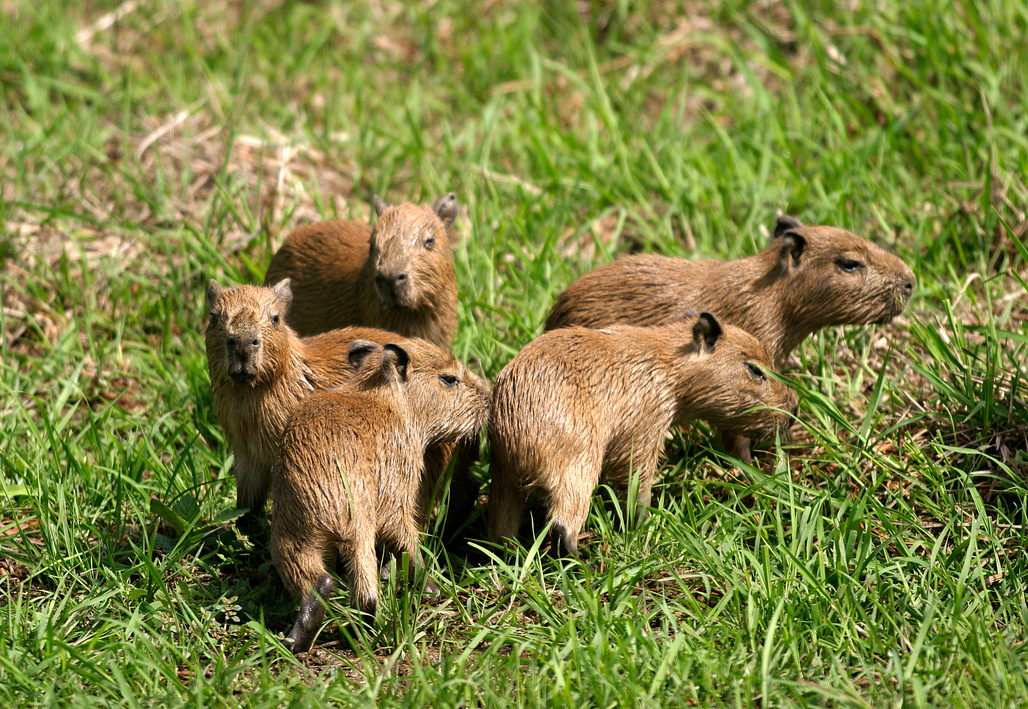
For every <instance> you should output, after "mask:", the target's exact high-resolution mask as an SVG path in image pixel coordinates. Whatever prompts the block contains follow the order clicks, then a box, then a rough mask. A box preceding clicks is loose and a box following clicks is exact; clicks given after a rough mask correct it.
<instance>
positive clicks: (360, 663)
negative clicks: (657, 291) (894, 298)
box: [0, 0, 1028, 709]
mask: <svg viewBox="0 0 1028 709" xmlns="http://www.w3.org/2000/svg"><path fill="white" fill-rule="evenodd" d="M635 5H636V4H633V3H627V2H620V1H615V0H583V1H582V2H576V3H570V2H567V3H562V2H553V1H544V2H539V3H524V2H516V1H513V0H488V1H487V2H480V3H474V2H461V1H458V0H436V1H431V0H429V1H425V2H421V1H419V2H414V3H401V2H399V1H398V0H377V1H376V2H370V3H344V2H329V1H327V0H326V1H324V2H295V3H282V4H280V3H275V2H269V1H267V0H264V1H261V2H239V1H237V2H229V3H215V2H206V3H204V2H189V1H187V0H171V1H168V2H156V1H153V0H129V1H128V2H120V3H119V2H109V1H107V0H102V1H96V0H90V1H89V2H84V3H76V2H56V1H51V0H38V1H37V2H25V1H24V0H0V87H2V90H3V97H4V101H3V103H2V105H0V111H2V112H0V255H2V258H3V272H2V280H0V296H2V311H0V357H2V364H0V410H2V413H3V415H2V418H0V469H2V475H0V700H2V701H3V702H4V703H5V705H7V706H37V705H38V706H104V705H117V706H135V705H147V706H151V705H158V704H159V705H162V706H165V705H167V706H179V705H184V706H203V707H218V706H226V707H235V706H238V705H240V704H245V705H247V706H280V705H284V704H287V703H288V704H291V705H298V706H321V705H365V704H369V703H371V702H376V703H378V704H380V705H385V706H392V705H406V706H416V707H422V706H449V705H462V706H496V705H511V706H522V705H524V706H539V705H545V706H551V707H575V708H576V709H577V708H579V707H583V706H605V707H606V706H615V705H617V706H644V705H645V706H651V705H652V706H656V705H660V706H716V707H728V706H732V707H753V706H762V707H769V706H810V705H812V706H832V707H835V706H840V707H841V706H845V707H850V706H853V707H899V706H918V707H921V706H924V707H930V706H938V707H951V706H987V707H1022V706H1026V705H1028V672H1026V667H1028V588H1026V586H1028V555H1026V554H1025V553H1024V549H1025V546H1026V541H1028V532H1026V527H1025V525H1026V524H1028V515H1026V510H1028V491H1026V485H1028V452H1026V450H1028V404H1026V403H1025V402H1026V400H1028V392H1026V377H1028V374H1026V370H1025V363H1026V361H1028V355H1026V350H1028V326H1026V322H1028V296H1026V289H1028V283H1026V281H1028V250H1026V248H1025V247H1026V245H1028V235H1026V232H1028V215H1026V210H1028V187H1026V179H1028V178H1026V175H1028V100H1026V96H1028V43H1026V42H1025V37H1026V36H1028V4H1026V2H1025V1H1024V0H984V1H983V2H970V1H969V0H955V1H953V2H944V1H943V0H910V1H908V2H898V1H896V0H884V1H883V2H877V3H872V2H865V1H864V0H853V2H845V3H819V2H810V1H804V0H798V1H788V2H779V1H778V0H768V1H766V2H755V3H751V2H743V1H742V0H725V1H724V2H720V3H700V2H692V0H685V1H684V2H680V3H673V2H663V1H660V0H658V1H657V2H653V3H649V4H647V5H646V8H647V9H645V10H641V9H639V8H637V7H635ZM712 5H713V6H712ZM448 190H455V191H456V192H457V193H458V195H459V197H460V200H461V202H462V205H463V208H462V213H461V216H460V217H459V219H458V222H457V229H458V231H459V233H460V235H461V243H460V246H459V247H458V248H457V250H456V252H455V260H456V266H457V277H458V282H459V284H460V291H461V293H460V295H461V311H460V327H459V330H458V334H457V339H456V344H455V349H456V352H457V354H458V356H459V357H461V358H462V359H464V360H465V361H467V362H469V363H471V364H472V366H473V367H475V368H477V369H480V371H482V372H483V373H484V374H485V375H487V376H489V377H494V376H495V375H496V374H497V372H499V370H500V369H501V368H502V367H503V365H504V364H506V362H507V361H509V359H510V358H511V357H512V356H513V355H514V354H515V353H516V352H517V351H518V350H519V349H520V348H521V347H522V346H523V345H524V344H526V343H527V342H528V341H530V340H531V339H532V338H533V337H535V336H536V335H537V334H538V333H539V332H540V330H541V325H542V322H543V320H544V318H545V316H546V313H547V311H548V309H549V307H550V305H551V304H552V301H553V298H554V296H555V295H556V294H557V293H558V292H559V291H560V290H561V289H562V288H563V287H564V285H566V284H567V283H568V282H569V281H570V280H571V279H572V278H574V277H575V276H576V275H577V274H578V273H581V272H583V271H584V270H586V269H588V268H590V267H592V266H594V265H596V264H599V263H603V262H605V261H608V260H610V259H611V258H613V257H614V256H615V255H616V254H618V253H622V252H625V251H629V250H651V251H658V252H662V253H668V254H674V255H680V256H686V257H691V258H700V257H718V258H734V257H739V256H742V255H747V254H751V253H755V252H756V251H757V250H760V249H761V248H762V244H763V243H764V241H765V238H766V234H767V230H768V229H769V228H770V227H771V226H772V225H773V223H774V218H775V216H776V214H777V213H779V212H780V211H784V212H787V213H790V214H794V215H796V216H798V217H799V218H800V219H802V220H803V221H804V222H807V223H822V224H832V225H837V226H842V227H845V228H848V229H851V230H853V231H855V232H857V233H860V234H861V235H864V236H866V237H867V238H869V239H872V240H874V241H875V242H877V243H879V244H880V245H882V246H884V247H886V248H888V249H891V250H893V251H895V252H896V253H898V254H900V255H901V256H902V257H903V258H905V259H907V261H908V262H909V263H910V264H911V265H912V267H913V268H914V270H915V272H916V274H917V277H918V285H917V288H916V291H915V295H914V299H913V301H912V303H911V306H910V308H909V310H908V311H907V312H906V313H904V315H903V316H902V317H900V318H899V319H898V320H896V321H895V322H894V323H892V324H890V325H888V326H883V327H864V328H858V327H850V328H834V329H830V330H826V331H824V332H822V333H821V334H819V335H817V336H815V337H813V338H812V339H811V340H809V341H808V342H807V343H806V344H805V345H803V346H802V347H801V348H800V349H799V350H798V351H797V352H796V355H795V356H794V359H793V361H792V362H791V363H790V365H789V366H788V368H787V374H788V375H789V376H790V378H791V380H792V382H793V383H794V386H795V387H796V390H797V392H798V393H799V396H800V402H801V403H800V410H799V413H798V416H797V422H796V424H795V425H794V427H793V431H792V433H793V442H792V443H791V444H789V445H786V446H782V447H777V446H772V447H771V448H770V449H768V450H765V451H764V452H762V453H761V454H759V455H758V457H757V460H756V462H755V465H754V466H752V467H750V466H741V467H740V466H739V465H738V463H737V461H734V460H732V459H729V458H728V457H726V456H725V454H724V453H723V452H721V449H720V447H719V445H718V444H717V442H716V440H715V437H713V436H711V434H710V431H709V430H707V429H706V428H705V427H703V426H697V427H696V428H695V429H691V430H686V431H683V432H679V433H677V434H676V435H675V439H674V441H673V442H672V443H671V445H669V450H668V460H667V465H666V466H665V468H664V470H663V471H662V474H661V477H660V480H659V483H658V485H657V487H656V489H655V495H654V503H655V504H654V506H655V511H654V514H653V515H651V517H650V518H649V519H648V520H647V521H646V522H645V523H644V524H643V525H642V526H641V527H638V528H628V529H626V528H625V525H623V524H621V523H620V522H619V519H620V518H621V517H623V516H624V514H623V509H622V507H621V506H619V505H618V504H616V503H613V502H611V501H609V500H608V501H606V502H605V501H604V498H603V497H602V496H598V497H597V498H596V501H595V504H594V505H593V510H592V513H591V515H590V519H589V523H588V525H587V530H588V531H589V532H590V537H589V538H588V539H587V540H585V541H584V543H583V545H582V552H583V553H582V556H581V559H580V560H579V561H568V562H565V563H563V564H561V563H558V562H555V561H553V560H551V559H549V558H546V557H542V558H540V555H539V553H538V552H539V549H538V548H536V547H530V548H528V549H524V550H519V551H518V552H517V553H516V554H514V555H512V556H511V557H509V558H505V559H502V560H496V562H495V563H489V559H488V558H487V557H486V556H484V554H482V553H479V554H476V555H473V556H471V557H470V558H469V559H468V561H467V562H466V563H465V560H464V559H463V558H462V557H461V556H459V555H458V556H454V555H450V556H447V555H446V554H445V553H442V550H441V545H440V544H439V542H438V541H436V540H434V539H433V538H431V537H429V538H426V540H425V543H426V545H427V546H428V548H429V550H430V551H431V552H432V553H433V556H434V557H435V559H436V562H435V567H434V574H435V576H436V578H438V579H440V581H441V585H442V586H443V594H442V598H441V599H439V600H437V601H430V600H427V599H424V600H423V599H420V598H411V597H409V596H405V595H403V594H398V593H397V592H396V589H395V588H392V587H391V588H389V589H387V590H385V591H384V597H385V599H386V600H385V603H384V606H385V607H384V608H383V609H382V610H381V612H380V616H379V628H378V631H377V632H376V634H375V635H374V636H372V637H369V638H364V639H363V640H361V641H360V643H359V646H360V649H359V650H356V651H354V650H351V649H350V648H349V645H348V644H347V642H346V638H345V636H344V634H343V633H342V632H341V631H340V630H338V629H337V626H336V625H334V624H333V625H330V626H328V627H327V628H326V629H325V630H324V631H323V632H322V634H321V636H320V637H319V641H318V649H317V650H316V651H315V652H313V653H311V654H310V655H309V656H307V657H305V658H302V659H301V660H300V661H296V660H294V659H293V658H292V656H291V655H290V654H289V653H288V652H287V651H286V650H284V649H283V648H282V646H281V645H280V644H279V639H280V638H281V637H282V635H283V633H284V632H285V631H286V630H288V628H289V626H290V624H291V623H292V620H293V618H294V613H295V608H296V606H295V603H294V601H293V600H292V599H291V598H289V597H288V595H287V594H286V593H285V592H284V591H283V590H282V588H281V586H280V584H279V583H278V581H277V579H276V577H275V573H274V569H272V568H271V566H270V563H269V561H268V559H267V555H266V553H264V552H263V551H262V550H261V549H253V548H251V547H249V546H248V545H247V543H246V540H244V539H242V538H240V537H238V536H237V535H236V533H235V531H234V528H233V527H232V526H231V525H227V526H226V525H224V524H223V523H224V521H225V520H226V519H228V518H230V517H231V516H232V509H233V507H234V505H233V502H234V481H233V479H232V477H231V475H230V468H231V462H232V460H231V455H230V452H229V451H228V450H227V449H226V447H225V444H224V439H223V437H222V434H221V431H220V429H219V427H218V425H217V423H216V421H215V420H214V417H213V412H212V409H211V400H210V394H209V392H208V377H207V367H206V359H205V356H204V352H203V349H202V340H201V336H200V327H201V322H202V319H203V316H204V298H203V294H204V292H205V289H206V282H207V279H208V278H211V277H216V278H218V279H219V280H220V281H221V282H222V283H223V284H234V283H240V282H259V281H260V280H261V279H262V278H263V274H264V268H265V265H266V264H267V261H268V259H269V257H270V254H271V253H272V252H273V250H274V249H275V248H276V247H277V245H278V244H279V243H281V240H282V238H284V236H285V234H286V233H288V231H289V230H290V229H292V228H293V227H294V226H296V225H299V224H302V223H306V222H309V221H312V220H318V219H322V218H328V217H334V216H341V217H350V218H359V219H369V218H370V217H369V215H370V209H369V206H368V205H369V202H370V199H371V196H372V195H373V194H375V193H378V194H381V195H383V196H384V197H385V198H386V199H387V200H388V201H391V202H392V201H399V200H403V199H411V200H415V201H430V200H432V199H434V198H435V197H437V196H438V195H440V194H442V193H444V192H446V191H448ZM484 460H487V458H485V459H484ZM476 474H477V475H479V477H480V478H481V479H482V481H483V482H485V481H487V480H488V466H487V465H485V464H484V463H483V464H482V465H480V466H479V467H477V468H476ZM483 489H486V488H483ZM481 523H482V520H481V519H480V518H475V519H473V520H472V529H473V530H474V529H476V528H477V529H479V530H480V529H481ZM212 528H213V529H214V530H215V531H217V530H219V529H223V530H224V531H223V532H222V533H220V534H211V533H210V532H211V530H212ZM394 577H395V575H394ZM333 609H334V610H335V612H336V614H337V617H339V618H341V619H344V620H345V618H346V617H347V613H348V611H347V605H346V595H345V593H343V594H340V595H339V596H338V597H337V599H336V602H335V603H334V604H333Z"/></svg>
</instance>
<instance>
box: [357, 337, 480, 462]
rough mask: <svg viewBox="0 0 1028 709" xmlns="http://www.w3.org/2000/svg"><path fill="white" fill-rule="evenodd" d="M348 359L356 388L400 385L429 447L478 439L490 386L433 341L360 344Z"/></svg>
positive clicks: (398, 387) (401, 391)
mask: <svg viewBox="0 0 1028 709" xmlns="http://www.w3.org/2000/svg"><path fill="white" fill-rule="evenodd" d="M348 358H349V362H350V365H351V366H353V367H354V368H355V369H356V370H357V373H356V374H355V375H354V378H353V380H351V386H353V387H355V388H358V389H372V388H375V387H381V386H394V387H396V388H397V389H398V391H399V393H400V395H401V396H402V397H403V398H404V399H405V400H406V402H407V405H408V406H409V407H410V411H411V416H412V417H413V419H414V421H415V424H414V425H415V426H417V427H418V428H419V430H422V431H424V433H425V434H426V442H427V444H429V445H431V444H432V443H436V442H440V441H444V440H453V439H456V438H462V437H466V436H471V435H474V434H476V433H477V432H478V431H479V429H481V428H482V426H484V425H485V423H486V420H487V419H488V417H489V398H490V389H489V385H488V384H487V383H486V382H485V381H484V380H483V379H481V378H480V377H478V376H477V375H475V374H473V373H472V372H471V371H470V370H469V369H468V368H467V367H465V366H464V365H463V364H461V363H460V362H459V361H457V359H456V358H455V357H454V356H453V354H451V353H450V351H449V350H445V349H443V348H441V347H438V346H437V345H434V344H432V343H431V342H428V341H427V340H421V339H418V338H410V339H407V340H405V341H404V342H403V343H392V342H391V343H386V344H385V345H378V344H375V343H373V342H369V341H366V340H357V341H356V342H354V343H353V344H351V345H350V350H349V354H348Z"/></svg>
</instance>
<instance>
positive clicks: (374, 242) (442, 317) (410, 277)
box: [265, 192, 457, 347]
mask: <svg viewBox="0 0 1028 709" xmlns="http://www.w3.org/2000/svg"><path fill="white" fill-rule="evenodd" d="M375 209H376V211H377V212H378V219H377V221H376V222H375V226H374V228H372V227H370V226H368V225H367V224H364V223H362V222H356V221H346V220H332V221H327V222H321V223H318V224H310V225H307V226H303V227H300V228H299V229H296V230H295V231H294V232H293V233H291V234H290V235H289V236H288V237H287V238H286V240H285V242H284V243H283V244H282V248H280V249H279V250H278V252H277V253H276V254H275V256H274V257H273V258H272V259H271V264H270V265H269V266H268V272H267V275H266V276H265V283H266V284H272V283H277V282H278V281H279V280H281V279H283V278H290V279H291V280H292V290H293V306H292V310H291V311H290V325H292V327H293V328H294V329H295V330H296V331H297V332H298V333H300V334H301V335H313V334H315V333H319V332H326V331H328V330H332V329H335V328H341V327H346V326H350V325H358V326H363V327H376V328H382V329H384V330H389V331H391V332H396V333H399V334H401V335H404V336H406V337H421V338H424V339H426V340H429V341H430V342H434V343H436V344H437V345H440V346H442V347H449V346H450V344H451V342H452V341H453V334H454V331H455V330H456V329H457V283H456V279H455V278H454V273H453V256H452V254H451V250H450V240H449V233H448V232H449V229H450V227H451V226H452V225H453V221H454V219H455V218H456V216H457V196H456V194H454V193H453V192H451V193H449V194H447V195H445V196H443V197H440V198H439V199H438V200H436V202H435V203H434V204H433V205H432V207H431V208H430V207H425V206H421V205H416V204H411V203H409V202H405V203H403V204H399V205H395V206H391V207H387V206H386V205H385V203H384V202H382V200H381V199H379V198H378V197H376V198H375Z"/></svg>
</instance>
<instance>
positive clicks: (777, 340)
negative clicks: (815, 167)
mask: <svg viewBox="0 0 1028 709" xmlns="http://www.w3.org/2000/svg"><path fill="white" fill-rule="evenodd" d="M913 290H914V272H913V271H911V270H910V267H909V266H908V265H907V264H906V263H904V261H903V259H901V258H899V257H898V256H895V255H893V254H890V253H889V252H888V251H885V250H884V249H882V248H880V247H878V246H876V245H874V244H872V243H871V242H869V241H866V240H864V239H862V238H860V237H859V236H857V235H856V234H853V233H851V232H848V231H846V230H845V229H839V228H836V227H830V226H804V225H803V224H801V223H800V222H799V220H797V219H796V218H794V217H790V216H787V215H783V216H780V217H778V219H777V221H776V223H775V232H774V238H773V239H772V240H771V243H770V245H768V247H767V248H766V249H765V250H764V251H762V252H761V253H759V254H756V255H755V256H749V257H746V258H741V259H736V260H734V261H717V260H713V259H711V260H706V261H688V260H686V259H682V258H672V257H669V256H661V255H658V254H638V255H634V256H624V257H622V258H619V259H615V260H614V261H611V262H610V263H606V264H604V265H602V266H599V267H597V268H594V269H593V270H591V271H589V272H588V273H585V274H583V275H582V276H580V277H579V278H577V279H576V280H574V281H573V282H572V283H571V285H569V286H568V287H567V289H566V290H565V291H564V292H563V293H561V294H560V296H558V297H557V301H556V303H554V306H553V309H552V310H551V311H550V316H549V317H548V318H547V320H546V329H547V330H554V329H557V328H561V327H567V326H569V325H581V326H582V327H593V328H595V327H605V326H607V325H613V324H614V323H624V324H626V325H664V324H667V323H669V322H674V321H675V320H677V319H679V318H680V317H681V316H682V314H683V313H684V312H687V311H692V312H696V311H699V310H706V311H709V312H712V313H714V314H715V315H717V317H718V318H720V319H721V320H722V322H725V323H728V324H730V325H735V326H737V327H741V328H742V329H743V330H746V332H749V333H750V334H752V335H755V336H756V337H757V339H758V340H760V341H761V342H763V343H764V344H765V345H766V346H767V349H768V351H769V352H770V353H771V357H772V361H773V362H774V363H775V366H777V367H781V366H782V365H783V364H784V363H785V359H786V358H787V357H788V356H789V353H790V352H792V351H793V350H794V349H795V348H796V347H797V346H798V345H799V344H800V343H801V342H803V340H805V339H806V338H807V336H808V335H811V334H812V333H814V332H817V331H818V330H820V329H821V328H823V327H828V326H830V325H862V324H868V323H887V322H889V321H890V320H892V319H893V318H894V317H896V316H897V315H899V314H900V313H901V312H902V311H903V308H904V307H906V304H907V302H908V301H909V300H910V295H911V293H912V292H913Z"/></svg>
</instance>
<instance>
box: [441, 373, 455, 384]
mask: <svg viewBox="0 0 1028 709" xmlns="http://www.w3.org/2000/svg"><path fill="white" fill-rule="evenodd" d="M439 381H441V382H442V383H443V384H445V385H446V386H448V387H452V386H453V385H454V384H456V383H457V377H455V376H453V375H452V374H440V375H439Z"/></svg>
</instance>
